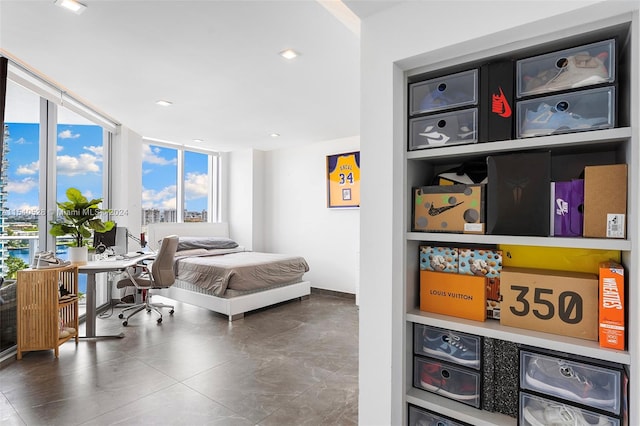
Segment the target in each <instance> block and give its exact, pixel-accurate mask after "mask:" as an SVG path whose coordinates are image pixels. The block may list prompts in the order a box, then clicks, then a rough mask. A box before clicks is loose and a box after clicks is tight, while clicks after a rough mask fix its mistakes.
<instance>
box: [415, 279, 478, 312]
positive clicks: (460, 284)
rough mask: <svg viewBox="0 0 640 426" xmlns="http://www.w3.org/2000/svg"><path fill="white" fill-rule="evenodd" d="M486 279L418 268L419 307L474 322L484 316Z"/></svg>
mask: <svg viewBox="0 0 640 426" xmlns="http://www.w3.org/2000/svg"><path fill="white" fill-rule="evenodd" d="M486 297H487V294H486V278H485V277H474V276H471V275H460V274H447V273H443V272H432V271H420V310H421V311H425V312H433V313H436V314H443V315H451V316H453V317H458V318H467V319H470V320H475V321H484V320H485V319H486V303H487V302H486Z"/></svg>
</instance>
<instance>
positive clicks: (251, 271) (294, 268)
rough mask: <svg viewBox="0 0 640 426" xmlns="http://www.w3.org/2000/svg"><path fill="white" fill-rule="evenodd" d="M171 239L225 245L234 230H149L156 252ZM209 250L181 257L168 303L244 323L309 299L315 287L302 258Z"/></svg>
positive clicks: (177, 226)
mask: <svg viewBox="0 0 640 426" xmlns="http://www.w3.org/2000/svg"><path fill="white" fill-rule="evenodd" d="M167 235H178V236H179V237H184V238H183V239H182V240H181V241H185V242H186V241H187V240H189V238H187V237H219V239H220V240H224V239H228V238H229V225H228V224H227V223H204V222H196V223H153V224H150V225H149V226H148V229H147V240H148V241H149V246H150V248H151V249H154V250H155V249H157V248H158V247H159V244H158V243H159V241H160V240H162V238H163V237H165V236H167ZM191 239H194V238H191ZM212 239H213V238H212ZM182 246H183V244H182V243H181V248H185V247H182ZM206 247H207V248H194V247H186V249H184V250H181V251H178V252H177V253H176V264H175V269H176V282H175V283H174V285H173V286H171V287H170V288H169V289H168V291H167V293H166V296H167V297H169V298H171V299H174V300H176V301H179V302H185V303H189V304H191V305H195V306H199V307H201V308H205V309H209V310H211V311H214V312H218V313H220V314H223V315H227V316H228V318H229V321H234V320H236V319H240V318H242V317H244V313H245V312H249V311H253V310H255V309H259V308H264V307H267V306H271V305H274V304H276V303H280V302H285V301H288V300H292V299H296V298H300V299H305V298H308V297H309V294H310V292H311V284H310V282H309V281H305V280H304V277H303V275H304V273H305V272H307V271H308V270H309V267H308V265H307V263H306V261H305V259H304V258H302V257H300V256H286V255H281V254H274V253H262V252H252V251H247V250H244V249H243V248H242V247H234V248H228V249H225V248H219V249H218V248H216V249H209V248H208V246H206Z"/></svg>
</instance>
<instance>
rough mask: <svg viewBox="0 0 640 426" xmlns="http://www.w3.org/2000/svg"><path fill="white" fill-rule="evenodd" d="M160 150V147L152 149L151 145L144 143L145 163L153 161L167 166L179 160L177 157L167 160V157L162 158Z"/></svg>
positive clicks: (152, 162) (143, 156)
mask: <svg viewBox="0 0 640 426" xmlns="http://www.w3.org/2000/svg"><path fill="white" fill-rule="evenodd" d="M159 152H160V150H159V149H157V148H156V149H153V150H152V149H151V147H150V146H149V145H147V144H143V145H142V162H143V163H151V164H157V165H160V166H166V165H169V164H176V162H177V160H176V159H175V158H173V159H171V160H167V159H166V158H162V157H160V156H158V153H159Z"/></svg>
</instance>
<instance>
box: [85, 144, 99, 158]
mask: <svg viewBox="0 0 640 426" xmlns="http://www.w3.org/2000/svg"><path fill="white" fill-rule="evenodd" d="M82 149H86V150H87V151H89V152H91V153H93V154H94V155H95V156H96V157H99V158H102V152H103V149H102V146H83V147H82Z"/></svg>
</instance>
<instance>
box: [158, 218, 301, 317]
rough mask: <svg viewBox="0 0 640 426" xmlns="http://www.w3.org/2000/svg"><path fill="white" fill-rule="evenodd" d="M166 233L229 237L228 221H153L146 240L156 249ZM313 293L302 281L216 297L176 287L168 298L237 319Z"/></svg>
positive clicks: (171, 290)
mask: <svg viewBox="0 0 640 426" xmlns="http://www.w3.org/2000/svg"><path fill="white" fill-rule="evenodd" d="M167 235H178V236H184V237H194V236H217V237H227V238H228V237H229V224H228V223H225V222H223V223H207V222H191V223H152V224H149V226H148V229H147V241H148V242H149V246H150V247H151V249H153V250H157V249H158V247H159V245H158V242H159V241H160V240H161V239H162V238H164V237H166V236H167ZM310 293H311V283H310V282H309V281H302V282H299V283H295V284H290V285H286V286H282V287H277V288H273V289H270V290H264V291H260V292H256V293H251V294H246V295H242V296H236V297H230V298H225V297H216V296H211V295H208V294H202V293H196V292H192V291H189V290H185V289H182V288H177V287H175V286H171V287H169V290H168V294H167V297H169V298H171V299H173V300H177V301H179V302H184V303H189V304H191V305H195V306H199V307H201V308H205V309H209V310H211V311H214V312H218V313H221V314H224V315H227V316H228V317H229V321H234V320H236V319H240V318H242V317H244V313H245V312H249V311H253V310H255V309H259V308H264V307H266V306H271V305H274V304H276V303H280V302H285V301H287V300H291V299H295V298H300V299H301V300H302V299H306V298H308V297H309V294H310Z"/></svg>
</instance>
